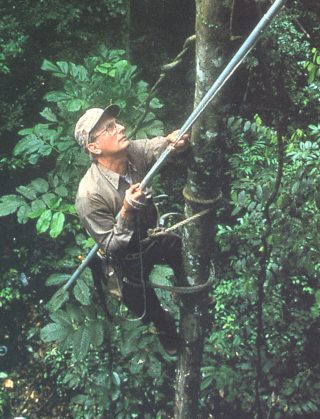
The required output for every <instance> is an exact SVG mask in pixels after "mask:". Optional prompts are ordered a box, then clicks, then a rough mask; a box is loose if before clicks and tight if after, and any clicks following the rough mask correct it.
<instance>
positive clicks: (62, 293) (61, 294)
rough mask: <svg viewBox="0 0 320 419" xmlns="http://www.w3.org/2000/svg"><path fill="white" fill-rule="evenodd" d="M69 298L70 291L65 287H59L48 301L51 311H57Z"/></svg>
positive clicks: (48, 307)
mask: <svg viewBox="0 0 320 419" xmlns="http://www.w3.org/2000/svg"><path fill="white" fill-rule="evenodd" d="M68 300H69V293H68V291H66V290H65V289H63V288H60V289H58V291H56V292H55V293H54V294H53V296H52V297H51V299H50V300H49V301H48V302H47V304H46V307H47V309H48V311H49V312H55V311H57V310H59V308H60V307H61V306H62V305H63V304H64V303H65V302H66V301H68Z"/></svg>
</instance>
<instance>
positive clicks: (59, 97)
mask: <svg viewBox="0 0 320 419" xmlns="http://www.w3.org/2000/svg"><path fill="white" fill-rule="evenodd" d="M44 98H45V99H46V100H47V101H48V102H63V101H64V100H70V96H69V95H68V94H66V93H64V92H58V91H52V92H49V93H47V94H46V95H45V97H44Z"/></svg>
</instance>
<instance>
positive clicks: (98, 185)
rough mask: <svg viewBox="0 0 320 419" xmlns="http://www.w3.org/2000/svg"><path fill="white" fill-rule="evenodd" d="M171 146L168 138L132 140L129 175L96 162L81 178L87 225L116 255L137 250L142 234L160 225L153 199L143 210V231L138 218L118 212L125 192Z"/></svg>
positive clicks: (80, 202)
mask: <svg viewBox="0 0 320 419" xmlns="http://www.w3.org/2000/svg"><path fill="white" fill-rule="evenodd" d="M167 145H168V142H167V140H166V139H165V138H164V137H156V138H153V139H151V140H135V141H132V142H131V144H130V147H129V149H128V173H127V176H126V177H123V176H120V175H119V174H118V173H115V172H112V171H111V170H108V169H107V168H105V167H104V166H102V165H101V164H99V163H96V162H94V163H92V165H91V167H90V168H89V169H88V171H87V172H86V174H85V175H84V177H83V178H82V180H81V181H80V184H79V188H78V192H77V196H76V210H77V213H78V215H79V218H80V220H81V222H82V223H83V225H84V227H85V228H86V230H87V231H88V233H89V234H90V235H91V237H92V238H93V239H94V240H95V241H96V242H97V243H99V244H101V248H102V249H104V250H108V251H109V252H110V253H111V254H113V255H115V256H121V255H123V254H125V253H126V252H128V251H130V250H135V251H137V250H136V243H137V240H138V235H139V234H140V235H141V237H143V236H145V234H146V231H147V229H148V228H150V227H154V226H155V225H156V222H157V215H156V209H155V207H154V205H153V203H152V201H151V200H149V201H148V204H147V206H146V207H145V208H144V209H142V210H141V211H140V212H139V215H140V216H139V222H140V226H139V227H140V228H139V231H140V232H139V233H138V230H137V219H135V218H132V219H130V220H127V219H122V218H121V217H120V216H119V217H117V215H118V213H119V211H120V209H121V207H122V205H123V200H124V197H125V191H126V190H127V189H128V187H129V186H130V184H135V183H138V182H141V180H142V179H143V178H144V176H145V175H146V174H147V172H148V170H149V169H150V167H151V166H152V165H153V163H154V162H155V161H156V159H157V158H158V157H159V156H160V154H161V153H162V151H163V150H164V149H165V148H166V147H167ZM128 179H130V184H129V183H128V182H127V180H128ZM148 192H151V190H150V191H148ZM106 247H107V249H106Z"/></svg>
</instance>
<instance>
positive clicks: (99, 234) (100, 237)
mask: <svg viewBox="0 0 320 419" xmlns="http://www.w3.org/2000/svg"><path fill="white" fill-rule="evenodd" d="M144 202H145V194H144V192H143V191H142V190H141V189H139V184H135V185H131V186H130V187H129V188H128V189H127V191H126V195H125V199H124V201H123V205H122V207H121V209H120V211H119V214H114V212H113V211H112V210H111V209H110V208H109V207H108V205H107V203H106V202H105V201H104V200H103V199H102V198H101V197H99V196H91V197H86V198H80V199H78V200H77V202H76V208H77V212H78V215H79V217H80V219H81V221H82V223H83V225H84V227H85V228H86V230H87V231H88V233H89V234H90V236H91V237H92V238H93V239H94V240H95V241H96V242H97V243H99V244H100V245H101V248H102V249H103V250H104V251H109V252H110V253H111V254H113V255H115V256H121V255H123V254H125V253H126V249H127V246H128V244H129V242H130V240H131V237H132V235H133V233H134V231H135V227H136V213H137V211H139V210H140V209H141V208H143V207H144Z"/></svg>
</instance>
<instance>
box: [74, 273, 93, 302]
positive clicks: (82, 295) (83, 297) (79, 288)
mask: <svg viewBox="0 0 320 419" xmlns="http://www.w3.org/2000/svg"><path fill="white" fill-rule="evenodd" d="M73 294H74V296H75V297H76V299H77V300H78V301H79V303H81V304H82V305H84V306H87V305H89V304H90V303H91V292H90V288H89V287H88V285H87V284H86V283H85V281H84V280H83V279H82V278H80V279H78V281H77V283H76V285H75V287H74V290H73Z"/></svg>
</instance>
